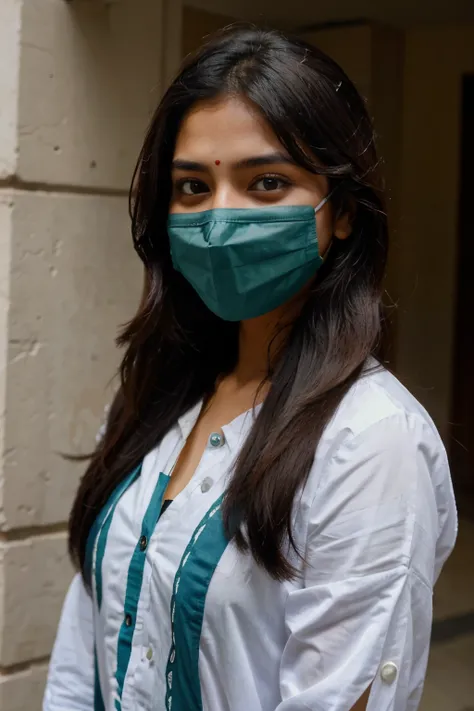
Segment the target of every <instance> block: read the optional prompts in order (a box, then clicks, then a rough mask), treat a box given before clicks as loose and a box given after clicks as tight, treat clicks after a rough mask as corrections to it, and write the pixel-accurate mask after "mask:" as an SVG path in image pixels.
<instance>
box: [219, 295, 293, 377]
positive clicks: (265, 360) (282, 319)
mask: <svg viewBox="0 0 474 711" xmlns="http://www.w3.org/2000/svg"><path fill="white" fill-rule="evenodd" d="M295 315H296V314H295V313H294V312H293V309H288V305H286V308H280V309H277V310H276V311H272V312H271V313H269V314H265V315H264V316H259V317H258V318H254V319H250V320H248V321H242V322H241V324H240V332H239V360H238V363H237V366H236V368H235V370H234V373H233V375H234V378H235V379H236V380H237V382H238V383H239V384H241V385H250V384H251V383H254V384H255V385H256V386H257V387H258V386H259V385H260V384H261V383H262V382H263V381H264V380H266V379H267V377H268V372H269V368H270V366H272V365H273V364H274V362H275V358H277V357H278V352H279V351H280V349H281V347H282V346H283V344H284V342H285V340H286V338H287V337H288V330H289V326H291V323H292V321H293V319H294V317H295Z"/></svg>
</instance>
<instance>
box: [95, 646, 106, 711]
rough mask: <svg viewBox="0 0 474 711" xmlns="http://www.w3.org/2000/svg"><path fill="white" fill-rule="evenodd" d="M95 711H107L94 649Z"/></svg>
mask: <svg viewBox="0 0 474 711" xmlns="http://www.w3.org/2000/svg"><path fill="white" fill-rule="evenodd" d="M94 711H105V705H104V698H103V696H102V689H101V688H100V676H99V663H98V661H97V649H96V648H95V647H94Z"/></svg>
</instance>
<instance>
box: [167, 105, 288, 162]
mask: <svg viewBox="0 0 474 711" xmlns="http://www.w3.org/2000/svg"><path fill="white" fill-rule="evenodd" d="M281 149H282V146H281V144H280V141H279V140H278V138H277V137H276V135H275V134H274V133H273V130H272V128H271V126H270V125H269V124H268V123H267V122H266V121H265V119H264V118H263V116H262V115H261V114H259V112H258V110H257V109H256V108H255V107H254V106H253V104H251V103H250V102H247V101H246V100H245V99H240V98H236V97H232V98H227V97H223V98H222V99H219V100H215V101H212V102H199V103H198V104H196V105H195V106H194V107H193V108H192V109H191V111H190V112H189V113H188V114H187V115H186V116H185V118H184V119H183V121H182V123H181V126H180V130H179V133H178V137H177V141H176V149H175V155H176V156H179V157H183V158H184V157H186V158H188V159H191V158H192V159H193V160H196V161H202V162H204V161H209V160H214V159H219V160H225V159H228V160H238V159H239V158H242V157H245V156H248V155H258V154H261V153H265V152H268V151H278V150H279V151H281Z"/></svg>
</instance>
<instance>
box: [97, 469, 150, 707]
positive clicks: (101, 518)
mask: <svg viewBox="0 0 474 711" xmlns="http://www.w3.org/2000/svg"><path fill="white" fill-rule="evenodd" d="M141 468H142V465H141V464H140V465H139V466H138V467H136V469H134V470H133V472H132V473H131V474H129V475H128V476H127V477H126V478H125V479H124V480H123V481H121V482H120V484H119V485H118V486H117V487H116V488H115V489H114V491H113V492H112V495H111V496H110V498H109V500H108V501H107V503H106V505H105V506H104V507H103V509H102V510H101V511H100V513H99V515H98V516H97V518H96V520H95V521H94V524H93V526H92V528H91V530H90V532H89V536H88V538H87V544H86V556H85V561H84V571H85V574H86V581H87V582H89V584H90V585H91V586H92V575H93V564H94V549H96V559H95V591H96V600H97V607H98V610H99V612H100V608H101V606H102V563H103V560H104V554H105V548H106V545H107V536H108V534H109V529H110V524H111V523H112V518H113V515H114V512H115V508H116V506H117V504H118V502H119V500H120V498H121V496H123V494H124V493H125V491H126V490H127V489H128V488H129V486H131V485H132V484H133V482H134V481H135V480H136V479H137V478H138V477H139V475H140V472H141ZM96 542H97V547H96ZM94 711H105V705H104V699H103V697H102V689H101V687H100V676H99V664H98V659H97V645H96V644H95V643H94Z"/></svg>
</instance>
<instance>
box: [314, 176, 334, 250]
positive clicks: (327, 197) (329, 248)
mask: <svg viewBox="0 0 474 711" xmlns="http://www.w3.org/2000/svg"><path fill="white" fill-rule="evenodd" d="M336 189H337V188H334V189H333V190H331V192H330V193H328V195H326V197H325V198H324V199H323V200H321V202H320V203H319V205H316V207H315V208H314V214H315V216H316V215H317V214H318V212H319V211H320V210H321V209H322V208H323V207H324V206H325V205H326V204H327V203H328V202H329V200H330V199H331V198H332V196H333V195H334V193H335V191H336ZM333 240H334V237H331V241H330V243H329V246H328V248H327V250H326V253H325V255H324V257H323V256H321V259H322V261H323V263H324V262H325V261H326V259H327V258H328V254H329V252H330V251H331V247H332V245H333Z"/></svg>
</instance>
